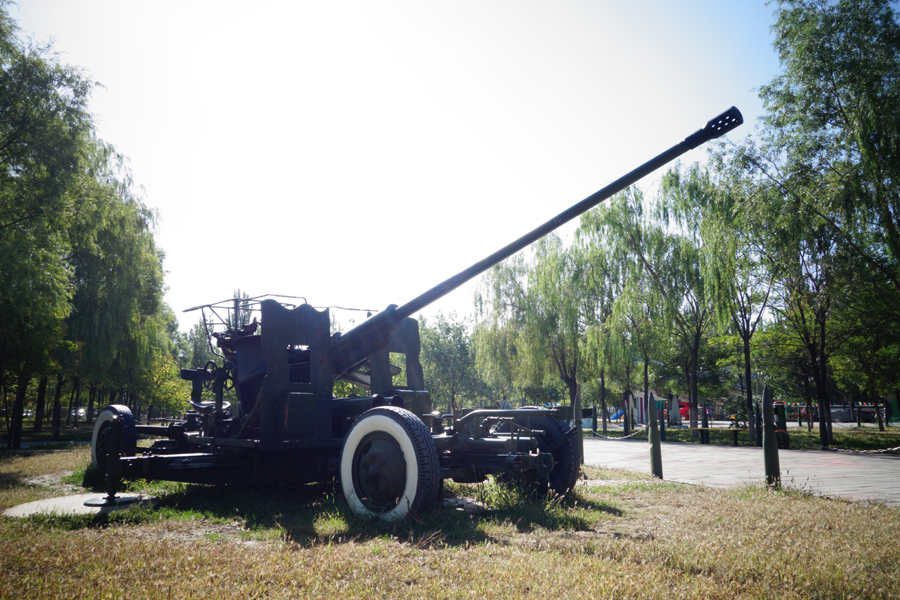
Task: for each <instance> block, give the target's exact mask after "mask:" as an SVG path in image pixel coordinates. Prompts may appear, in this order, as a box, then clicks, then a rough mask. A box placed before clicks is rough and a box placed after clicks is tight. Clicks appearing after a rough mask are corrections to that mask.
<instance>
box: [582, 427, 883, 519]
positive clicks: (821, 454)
mask: <svg viewBox="0 0 900 600" xmlns="http://www.w3.org/2000/svg"><path fill="white" fill-rule="evenodd" d="M584 462H585V463H586V464H589V465H596V466H602V467H611V468H617V469H630V470H632V471H641V472H644V473H649V472H650V447H649V443H648V442H647V440H620V441H614V440H602V439H597V438H589V437H586V438H585V439H584ZM778 462H779V464H780V466H781V480H782V483H783V484H784V485H785V486H786V487H792V488H797V489H801V490H808V491H811V492H813V493H815V494H820V495H823V496H842V497H845V498H848V499H850V500H855V501H865V500H876V501H879V502H883V503H884V504H886V505H888V506H893V507H900V456H897V455H886V454H845V453H840V452H829V451H824V450H779V452H778ZM662 463H663V478H664V479H666V480H669V481H680V482H683V483H692V484H700V485H707V486H710V487H738V486H741V485H745V484H748V483H761V482H764V481H765V478H766V473H765V467H764V465H763V454H762V448H754V447H737V448H735V447H733V446H716V445H711V444H710V445H700V444H687V443H683V442H663V443H662Z"/></svg>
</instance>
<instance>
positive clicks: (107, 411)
mask: <svg viewBox="0 0 900 600" xmlns="http://www.w3.org/2000/svg"><path fill="white" fill-rule="evenodd" d="M115 416H119V417H122V434H121V436H120V437H119V454H120V455H121V456H134V455H135V454H136V453H137V430H136V429H135V426H134V415H132V414H131V409H130V408H128V407H127V406H123V405H121V404H111V405H109V406H107V407H106V408H104V409H103V410H101V411H100V415H99V416H98V417H97V421H96V423H94V435H93V436H92V437H91V464H93V465H94V468H95V469H97V470H98V471H100V472H101V473H103V474H104V475H105V474H106V459H107V454H108V453H109V425H110V422H111V421H112V420H113V417H115Z"/></svg>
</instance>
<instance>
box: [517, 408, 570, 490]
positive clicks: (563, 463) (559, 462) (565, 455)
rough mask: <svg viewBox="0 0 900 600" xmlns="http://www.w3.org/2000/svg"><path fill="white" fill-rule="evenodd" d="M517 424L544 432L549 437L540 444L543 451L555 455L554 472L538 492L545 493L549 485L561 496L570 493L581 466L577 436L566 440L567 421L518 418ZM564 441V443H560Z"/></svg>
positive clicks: (551, 472) (547, 418)
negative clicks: (548, 450) (548, 451)
mask: <svg viewBox="0 0 900 600" xmlns="http://www.w3.org/2000/svg"><path fill="white" fill-rule="evenodd" d="M522 408H539V407H536V406H523V407H522ZM516 422H517V423H519V424H520V425H523V426H525V427H528V428H529V429H539V430H541V431H543V432H544V435H545V436H546V437H547V440H546V442H545V443H542V444H539V445H540V447H541V450H542V451H543V452H546V451H547V450H546V449H549V448H553V447H554V446H555V449H553V450H550V452H551V454H553V470H552V471H550V477H549V482H545V483H544V484H540V483H539V484H538V491H541V492H543V491H545V490H546V488H547V483H549V489H551V490H553V491H554V493H556V494H559V495H560V496H565V495H566V494H568V493H569V490H571V489H572V488H573V487H575V482H576V481H578V475H579V472H580V465H579V460H578V440H577V439H576V438H575V436H572V437H569V438H566V439H563V438H565V435H566V433H568V431H569V429H570V427H569V426H568V424H567V423H566V422H565V421H557V420H556V419H551V418H550V417H518V418H516ZM561 440H562V443H560V441H561Z"/></svg>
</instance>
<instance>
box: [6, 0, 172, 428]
mask: <svg viewBox="0 0 900 600" xmlns="http://www.w3.org/2000/svg"><path fill="white" fill-rule="evenodd" d="M6 7H7V3H6V2H2V3H0V309H2V310H3V313H4V318H3V319H2V320H0V373H2V375H3V377H4V379H5V380H7V381H13V380H14V381H15V384H14V387H15V389H16V401H15V405H14V406H13V407H12V411H11V412H12V419H13V424H12V433H13V444H14V445H15V444H17V443H18V439H19V438H18V436H19V434H20V431H21V416H22V413H23V408H24V405H25V403H26V402H27V400H28V394H27V389H28V386H29V384H30V382H31V379H32V377H34V376H36V377H40V376H44V375H48V374H53V373H59V374H60V375H61V380H60V381H63V382H65V381H68V382H71V384H73V385H78V382H80V381H82V380H83V381H84V382H85V385H84V386H82V387H83V389H99V390H100V395H101V396H109V395H110V392H112V393H113V395H115V396H119V397H120V398H121V399H122V400H121V401H123V402H128V403H130V404H132V405H133V406H135V407H136V408H137V407H139V406H140V405H141V404H142V403H143V404H144V405H146V404H147V403H152V402H157V403H159V402H160V401H161V400H160V398H162V397H168V396H169V395H170V392H169V391H166V390H168V389H169V388H171V382H169V381H168V380H167V381H165V382H163V381H161V380H160V376H161V374H162V373H164V374H165V377H170V376H173V377H174V375H173V370H172V369H170V368H168V367H165V368H163V365H164V364H166V358H167V357H168V359H169V360H171V357H173V356H175V355H176V351H175V348H174V345H173V337H177V324H176V323H175V320H174V316H173V315H172V313H171V310H169V309H168V307H166V306H165V305H164V303H163V290H164V280H163V267H162V260H163V255H162V253H161V252H160V251H159V250H158V249H157V248H156V245H155V240H154V237H153V228H154V225H155V214H154V212H153V211H152V210H151V209H149V208H148V207H147V206H146V205H145V204H144V201H143V199H142V197H141V194H140V193H139V191H138V190H137V189H136V188H135V186H134V184H133V182H132V180H131V175H130V173H129V171H128V169H127V167H126V166H125V163H126V160H125V158H124V157H122V156H121V155H119V154H118V153H117V152H116V151H115V149H114V148H113V147H112V146H110V145H109V144H106V143H105V142H103V141H101V140H99V139H97V138H96V136H95V131H94V126H93V119H92V116H91V114H90V112H89V111H88V100H89V98H90V93H91V91H92V90H93V88H94V86H95V85H96V84H95V83H94V82H93V81H91V80H90V79H89V78H88V77H87V76H86V75H85V74H84V73H83V72H82V71H81V70H80V69H78V68H76V67H72V66H69V65H65V64H63V63H61V62H60V61H59V57H58V56H57V54H55V53H54V52H53V51H52V49H51V48H50V46H49V45H43V46H42V45H34V44H31V43H29V44H23V43H21V42H19V41H18V39H17V38H16V34H17V29H16V26H15V24H14V23H13V22H12V20H11V19H10V18H9V15H8V14H7V12H6ZM138 394H141V395H143V396H144V398H143V399H141V398H139V397H138Z"/></svg>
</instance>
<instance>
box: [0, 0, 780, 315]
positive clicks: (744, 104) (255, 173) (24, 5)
mask: <svg viewBox="0 0 900 600" xmlns="http://www.w3.org/2000/svg"><path fill="white" fill-rule="evenodd" d="M772 11H773V7H772V6H768V7H767V6H766V5H765V2H764V0H728V1H722V0H682V1H679V2H672V1H671V0H631V1H606V0H596V1H593V2H588V1H582V2H563V1H552V2H551V1H545V2H535V1H527V0H509V1H491V0H477V1H454V2H430V1H423V0H418V1H402V0H382V1H377V2H376V1H374V0H369V1H365V0H358V1H331V0H330V1H327V2H326V1H323V0H318V1H315V2H304V1H294V2H288V1H284V0H283V1H281V2H266V1H256V2H227V1H223V0H217V1H215V2H213V1H188V0H179V1H160V0H157V1H154V2H122V1H121V0H79V1H77V2H76V1H72V0H21V1H20V5H19V6H18V7H16V6H13V7H11V14H12V16H13V18H15V19H16V20H17V21H18V23H19V25H20V27H21V29H22V34H23V36H33V38H34V39H35V40H37V41H42V42H46V41H48V40H50V39H53V41H54V48H55V49H56V50H57V51H59V52H60V53H61V55H62V60H63V61H64V62H67V63H69V64H73V65H78V66H80V67H82V68H84V69H85V70H86V71H87V72H88V73H89V74H90V76H91V77H92V78H93V79H94V80H96V81H98V82H100V83H101V84H102V85H103V86H104V87H103V88H101V89H98V90H97V91H96V92H95V94H94V96H93V100H92V103H91V107H92V110H93V112H94V113H95V114H96V115H97V122H98V128H99V132H100V136H101V137H102V138H103V139H105V140H107V141H108V142H111V143H112V144H114V145H115V146H116V148H117V149H118V150H119V151H120V152H121V153H123V154H124V155H126V156H127V157H129V158H130V160H131V168H132V170H133V174H134V179H135V181H136V182H137V183H138V184H140V185H142V186H143V187H144V188H145V198H146V202H147V204H149V205H150V206H153V207H156V208H157V209H158V211H159V214H160V217H161V219H160V223H159V230H158V233H157V240H158V243H159V245H160V246H161V247H162V248H163V249H164V250H165V252H166V262H165V268H166V270H167V283H168V286H169V290H168V292H167V300H168V302H169V304H170V305H171V306H172V308H173V309H174V310H175V312H176V313H177V314H178V315H179V319H180V321H181V326H182V328H183V329H186V328H188V327H190V326H191V325H192V324H193V323H194V322H196V319H197V317H198V314H197V313H192V314H187V315H181V311H182V310H183V309H185V308H188V307H191V306H196V305H198V304H204V303H209V302H213V301H216V300H221V299H225V298H228V297H230V296H231V295H232V291H233V290H234V289H236V288H241V289H242V290H245V291H247V292H248V293H249V294H250V295H251V296H255V295H261V294H266V293H280V294H289V295H298V296H306V297H307V298H308V299H309V302H310V303H312V304H313V305H317V306H324V305H340V306H353V307H362V308H372V309H381V308H384V307H385V306H386V305H387V304H390V303H396V304H403V303H404V302H406V301H408V300H410V299H412V298H413V297H415V296H416V295H418V294H419V293H420V292H422V291H424V290H426V289H428V288H430V287H432V286H433V285H435V284H437V283H438V282H440V281H442V280H443V279H445V278H447V277H449V276H451V275H453V274H455V273H456V272H458V271H461V270H462V269H464V268H466V267H468V266H469V265H471V264H472V263H474V262H476V261H477V260H479V259H481V258H483V257H484V256H486V255H488V254H490V253H492V252H493V251H494V250H496V249H497V248H499V247H501V246H503V245H505V244H507V243H508V242H510V241H512V240H513V239H515V238H517V237H519V236H520V235H522V234H523V233H525V232H526V231H529V230H531V229H532V228H534V227H535V226H537V225H539V224H541V223H543V222H544V221H546V220H547V219H549V218H550V217H552V216H554V215H556V214H557V213H559V212H561V211H562V210H564V209H566V208H568V207H569V206H570V205H572V204H574V203H576V202H577V201H579V200H581V199H582V198H584V197H585V196H587V195H589V194H591V193H593V192H594V191H596V190H597V189H599V188H600V187H602V186H603V185H605V184H606V183H609V182H610V181H612V180H613V179H615V178H617V177H619V176H620V175H622V174H624V173H625V172H627V171H629V170H631V169H632V168H634V167H636V166H638V165H639V164H641V163H643V162H644V161H646V160H647V159H649V158H651V157H653V156H655V155H656V154H657V153H659V152H660V151H662V150H665V149H667V148H669V147H670V146H672V145H673V144H675V143H677V142H678V141H680V140H681V139H683V138H684V137H685V136H687V135H688V134H690V133H692V132H693V131H694V130H696V129H697V128H698V127H699V126H700V125H702V124H703V123H704V122H705V121H706V120H708V119H709V118H711V117H713V116H715V115H717V114H719V113H720V112H722V111H723V110H725V109H726V108H728V107H729V106H731V105H735V106H737V107H738V108H740V109H741V111H742V112H743V114H744V117H745V122H746V124H745V125H744V126H743V127H742V129H740V130H738V131H737V132H735V133H733V134H732V138H733V139H738V138H741V137H743V136H745V135H747V134H749V133H751V132H752V130H753V124H754V122H755V120H756V118H757V117H758V116H759V115H760V112H761V105H760V102H759V100H758V98H757V96H756V92H755V89H756V88H758V87H759V86H760V85H762V84H764V83H766V82H768V81H769V80H770V79H772V77H773V76H774V75H775V74H776V72H777V70H778V63H777V60H776V57H775V55H774V52H773V50H772V48H771V35H770V32H769V28H770V26H771V24H772ZM704 157H705V150H702V149H700V150H696V151H694V152H692V153H690V154H688V155H686V156H685V157H683V159H682V160H683V161H685V162H691V161H694V160H702V159H703V158H704ZM661 174H662V172H657V173H654V174H652V175H651V176H649V177H648V178H646V179H645V180H644V184H643V185H644V187H650V186H652V184H653V182H654V181H658V180H659V178H660V177H661ZM472 293H473V287H472V286H471V285H470V286H466V287H463V288H460V289H459V290H457V291H456V292H454V293H452V294H451V295H450V296H448V297H447V298H445V299H444V300H442V301H440V302H438V303H436V304H434V305H432V306H431V307H429V308H428V309H426V310H425V311H423V313H424V314H426V315H427V314H432V313H433V312H435V311H437V310H443V311H444V312H445V313H446V312H449V311H452V310H456V311H457V312H460V313H467V312H469V311H470V310H471V306H472ZM338 316H339V318H340V319H341V320H342V321H344V322H346V320H347V319H348V316H347V315H346V314H344V315H342V314H340V313H338Z"/></svg>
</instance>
